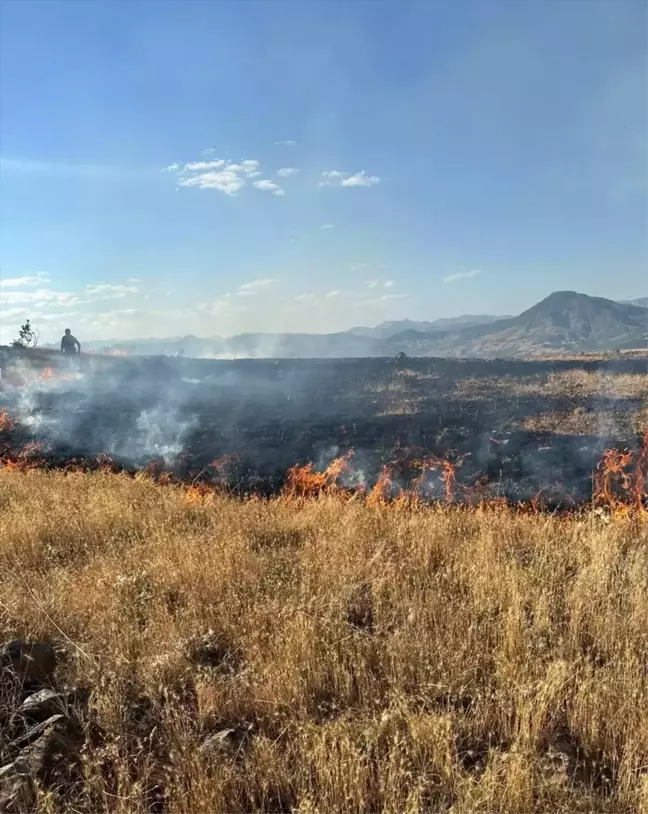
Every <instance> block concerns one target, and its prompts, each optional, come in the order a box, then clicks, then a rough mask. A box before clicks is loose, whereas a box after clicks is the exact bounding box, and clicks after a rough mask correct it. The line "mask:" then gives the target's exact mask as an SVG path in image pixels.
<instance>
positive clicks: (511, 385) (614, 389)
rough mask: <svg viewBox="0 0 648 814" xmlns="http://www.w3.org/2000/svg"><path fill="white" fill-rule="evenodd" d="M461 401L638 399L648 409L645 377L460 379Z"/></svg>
mask: <svg viewBox="0 0 648 814" xmlns="http://www.w3.org/2000/svg"><path fill="white" fill-rule="evenodd" d="M453 395H454V396H455V397H461V398H483V397H485V396H486V397H488V396H497V395H504V396H513V397H514V396H539V397H542V396H573V397H578V396H580V397H584V396H605V397H608V398H616V399H620V398H641V399H645V400H646V406H648V373H613V372H608V371H588V370H584V369H575V370H566V371H561V372H554V373H548V374H546V375H537V376H526V377H514V376H499V377H482V378H467V379H460V380H459V381H458V382H457V384H456V388H455V392H454V393H453Z"/></svg>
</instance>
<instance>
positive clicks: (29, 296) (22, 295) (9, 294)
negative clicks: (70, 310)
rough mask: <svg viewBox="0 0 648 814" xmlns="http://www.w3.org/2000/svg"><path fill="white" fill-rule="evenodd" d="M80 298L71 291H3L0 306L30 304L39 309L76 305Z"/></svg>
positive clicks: (41, 289) (45, 289)
mask: <svg viewBox="0 0 648 814" xmlns="http://www.w3.org/2000/svg"><path fill="white" fill-rule="evenodd" d="M81 301H82V300H81V297H80V296H79V294H78V293H75V292H73V291H52V290H51V289H49V288H39V289H37V290H36V291H3V292H2V293H1V294H0V303H2V305H16V304H20V303H32V304H33V305H34V306H35V307H37V308H41V307H45V306H47V305H52V304H54V305H77V304H78V303H80V302H81Z"/></svg>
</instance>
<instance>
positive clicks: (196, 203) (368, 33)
mask: <svg viewBox="0 0 648 814" xmlns="http://www.w3.org/2000/svg"><path fill="white" fill-rule="evenodd" d="M0 8H1V12H0V13H1V19H0V32H1V33H0V160H1V173H2V174H1V185H0V195H1V199H2V200H1V205H2V221H1V227H0V228H1V233H0V239H1V241H2V250H1V251H2V254H1V262H2V280H1V283H2V285H1V287H0V308H1V312H0V316H1V317H2V324H1V328H2V339H3V340H4V341H6V340H7V339H9V338H11V335H13V334H14V333H15V328H16V326H17V325H18V324H19V323H20V322H21V321H22V320H24V318H26V317H28V316H29V317H31V318H32V321H33V322H34V323H35V324H37V325H38V327H39V329H40V331H41V336H42V337H43V339H45V340H48V339H50V338H56V337H58V336H60V334H61V332H62V329H63V328H64V327H67V326H68V325H69V326H70V327H72V328H73V330H74V332H75V333H76V334H77V335H78V336H79V338H97V337H104V338H109V337H114V338H126V337H142V336H151V335H158V336H162V335H177V334H185V333H189V332H191V333H196V334H199V335H214V334H226V335H228V334H233V333H236V332H240V331H280V330H288V331H303V330H312V331H327V330H331V331H332V330H340V329H345V328H348V327H351V326H352V325H358V324H375V323H377V322H379V321H381V320H383V319H386V318H390V319H391V318H403V317H411V318H415V319H434V318H437V317H443V316H453V315H457V314H461V313H517V312H519V311H520V310H522V309H524V308H526V307H528V306H530V305H532V304H533V303H534V302H535V301H537V300H538V299H540V298H542V297H543V296H546V295H547V294H549V293H550V292H551V291H553V290H556V289H565V288H569V289H575V290H579V291H583V292H585V293H589V294H594V295H599V296H609V297H613V298H625V297H634V296H642V295H645V294H646V289H647V287H648V280H647V275H646V271H647V264H648V246H647V240H648V239H647V236H646V222H647V219H648V205H647V198H648V195H647V174H648V169H647V161H646V158H647V150H646V144H647V143H648V133H647V118H648V109H647V105H648V101H647V100H648V87H647V76H646V60H647V55H648V50H647V42H646V37H647V35H646V4H645V3H644V2H643V0H637V2H634V0H611V1H610V2H597V0H553V2H547V0H540V2H533V0H518V2H514V0H506V2H491V1H490V0H475V1H474V2H471V1H470V0H462V2H450V0H446V1H444V2H441V0H438V2H431V1H430V0H426V2H407V3H402V2H381V0H351V1H349V2H343V1H342V0H336V1H333V0H331V1H330V2H309V0H301V1H299V0H298V1H297V2H284V0H261V2H256V1H255V0H246V2H227V1H226V0H220V1H219V2H210V1H207V2H191V1H190V0H183V2H173V1H172V0H167V1H166V2H152V1H151V0H138V2H123V1H122V0H115V1H114V2H99V0H95V1H94V2H91V3H90V2H58V0H48V1H47V2H30V1H29V0H21V2H18V0H4V2H2V4H1V7H0Z"/></svg>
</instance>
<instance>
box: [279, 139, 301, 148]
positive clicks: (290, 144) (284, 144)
mask: <svg viewBox="0 0 648 814" xmlns="http://www.w3.org/2000/svg"><path fill="white" fill-rule="evenodd" d="M275 144H276V145H277V146H279V147H294V146H295V144H297V142H296V141H292V139H288V140H287V141H275Z"/></svg>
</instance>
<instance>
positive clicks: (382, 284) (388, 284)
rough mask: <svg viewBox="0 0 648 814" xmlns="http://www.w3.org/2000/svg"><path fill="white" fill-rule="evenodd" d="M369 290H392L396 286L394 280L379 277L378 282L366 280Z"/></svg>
mask: <svg viewBox="0 0 648 814" xmlns="http://www.w3.org/2000/svg"><path fill="white" fill-rule="evenodd" d="M365 283H366V285H367V288H392V287H393V285H394V281H393V280H385V279H383V278H382V277H379V278H378V279H377V280H365Z"/></svg>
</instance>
